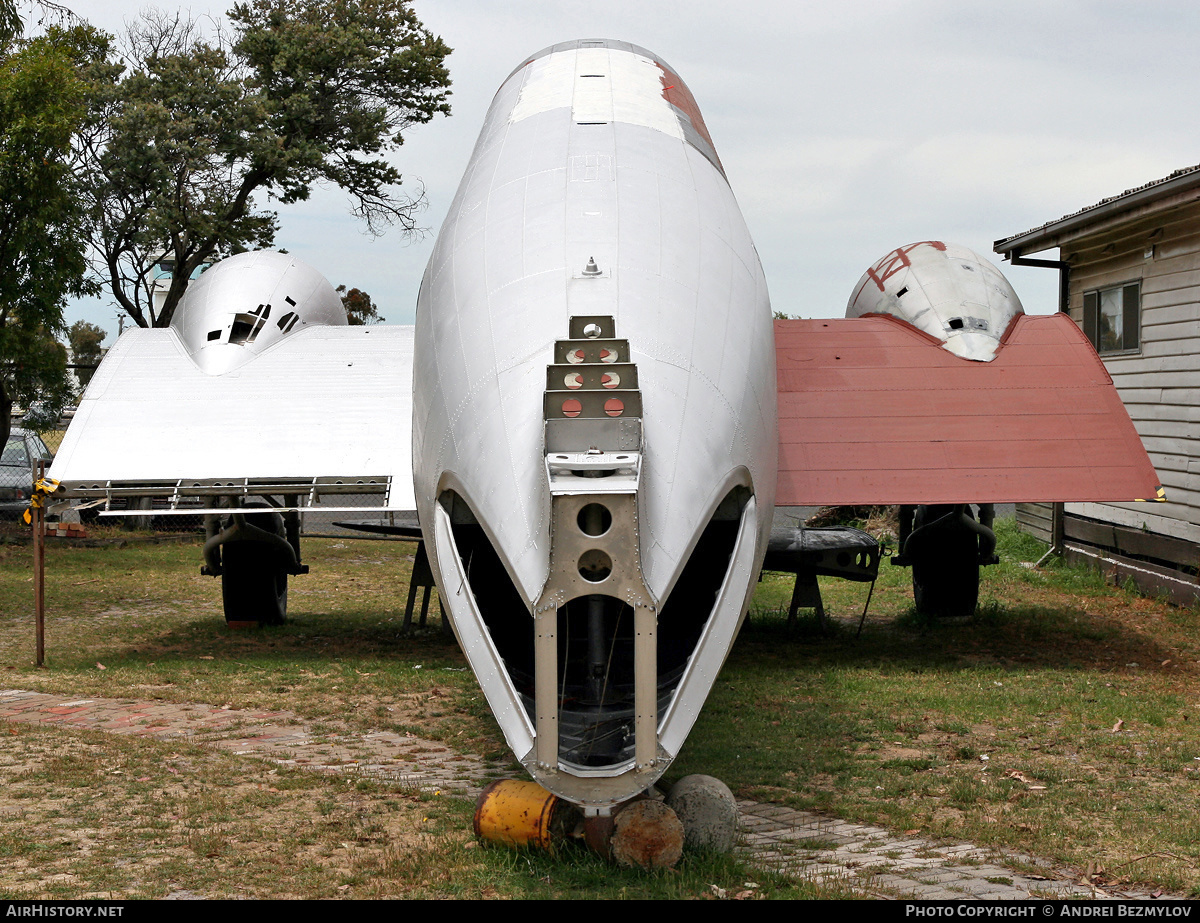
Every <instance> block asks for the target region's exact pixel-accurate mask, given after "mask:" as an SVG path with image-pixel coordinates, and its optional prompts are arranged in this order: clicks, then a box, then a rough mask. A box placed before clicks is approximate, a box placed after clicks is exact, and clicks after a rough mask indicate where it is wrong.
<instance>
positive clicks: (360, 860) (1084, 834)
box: [0, 524, 1200, 897]
mask: <svg viewBox="0 0 1200 923" xmlns="http://www.w3.org/2000/svg"><path fill="white" fill-rule="evenodd" d="M1000 532H1001V549H1000V551H1001V556H1002V559H1003V561H1004V563H1003V564H1001V565H1000V566H998V567H994V568H987V569H985V571H984V582H983V586H982V587H981V592H980V601H981V605H980V609H979V613H978V614H977V615H976V617H974V618H972V619H963V620H951V621H943V622H934V623H927V622H924V621H922V620H920V619H918V618H916V617H915V616H914V614H913V613H912V611H911V590H910V588H909V586H908V580H909V575H908V573H907V571H904V570H901V569H898V568H891V567H890V565H887V564H885V565H884V566H883V568H882V573H881V579H880V582H879V585H878V586H877V587H876V590H875V594H874V598H873V600H872V603H871V614H870V616H869V617H868V620H867V623H866V625H865V627H864V629H863V632H862V635H861V637H859V638H855V636H854V632H855V628H856V627H857V619H858V615H859V613H860V612H861V609H862V604H863V601H864V599H865V596H866V586H865V585H862V584H849V583H839V582H838V581H832V580H831V581H823V584H822V586H823V592H824V594H825V599H826V603H827V609H828V610H829V611H830V612H831V614H832V615H833V617H834V624H833V626H832V629H831V631H829V632H828V633H821V632H819V631H818V630H817V626H815V625H814V624H813V623H812V621H811V620H806V619H801V621H800V623H799V624H798V625H797V626H796V627H795V628H793V629H789V628H788V627H787V625H786V619H785V616H784V610H785V609H786V603H787V600H788V598H789V597H790V591H791V588H790V583H789V581H788V580H787V579H786V578H783V577H776V576H773V575H767V576H765V577H764V579H763V581H762V583H761V585H760V587H759V591H758V593H757V595H756V598H755V606H754V609H753V611H752V614H751V617H750V621H749V623H748V625H747V627H746V628H745V629H744V630H743V632H742V635H741V637H740V638H739V640H738V642H737V644H736V646H735V648H734V651H733V653H732V654H731V656H730V659H729V661H728V663H727V664H726V667H725V669H724V672H723V673H722V675H721V677H720V678H719V679H718V681H717V683H716V685H715V687H714V690H713V693H712V696H711V698H710V701H709V703H708V705H707V706H706V708H705V710H704V712H703V713H702V715H701V717H700V720H699V722H698V723H697V725H696V728H695V730H694V731H693V733H692V735H691V737H690V738H689V740H688V742H687V744H686V745H685V747H684V751H683V753H682V754H681V755H680V757H679V759H678V760H677V761H676V763H675V764H674V766H672V768H671V770H670V772H669V775H668V781H670V780H673V779H675V778H678V777H679V776H682V775H684V774H686V773H689V772H706V773H710V774H712V775H716V776H718V777H720V778H722V779H723V780H725V781H726V782H727V783H728V784H729V785H730V786H731V787H732V788H733V789H734V791H735V792H737V793H738V794H741V795H747V796H750V797H754V798H757V799H760V800H770V801H778V802H782V803H786V804H790V805H794V806H797V807H804V808H811V809H819V810H823V811H829V812H832V813H834V814H837V815H838V816H842V817H845V818H847V819H851V820H858V821H864V822H871V823H877V824H880V825H883V826H886V827H889V828H891V829H893V830H896V831H898V832H912V833H914V834H917V833H919V834H921V835H924V836H931V837H945V838H948V839H961V840H967V841H971V842H974V843H977V844H981V845H995V846H1000V847H1011V848H1014V849H1019V850H1022V851H1025V852H1028V853H1032V854H1035V855H1040V856H1045V857H1048V858H1052V859H1056V860H1060V861H1062V862H1064V863H1069V864H1071V865H1074V866H1076V867H1078V868H1080V869H1083V868H1087V867H1089V865H1090V866H1091V868H1092V869H1094V870H1098V869H1104V870H1105V871H1104V875H1105V876H1107V879H1108V880H1111V881H1116V880H1124V881H1134V882H1141V883H1150V884H1157V885H1159V886H1161V887H1164V888H1167V889H1168V890H1172V891H1183V892H1185V893H1187V892H1190V893H1193V894H1195V895H1200V811H1197V808H1196V807H1195V805H1196V796H1197V794H1200V741H1198V739H1197V734H1196V728H1195V724H1196V722H1200V711H1198V710H1197V709H1198V708H1200V683H1198V679H1197V666H1198V662H1200V654H1198V650H1197V641H1196V631H1195V628H1196V625H1197V621H1198V619H1200V614H1198V613H1197V612H1195V611H1192V610H1181V609H1175V608H1172V607H1170V606H1168V605H1166V604H1165V603H1162V602H1159V601H1156V600H1150V599H1143V598H1141V597H1138V596H1136V595H1132V594H1129V593H1127V592H1125V591H1124V590H1121V589H1119V588H1111V587H1108V586H1106V585H1105V584H1104V582H1103V581H1102V580H1100V579H1099V578H1097V577H1095V576H1093V575H1091V574H1088V573H1086V572H1082V571H1076V570H1071V569H1067V568H1058V567H1048V568H1045V569H1043V570H1041V571H1034V570H1032V569H1030V568H1028V567H1023V566H1021V564H1020V562H1021V561H1026V562H1028V561H1035V560H1037V559H1038V558H1039V557H1040V556H1041V554H1042V551H1043V550H1044V548H1043V546H1041V545H1040V544H1038V543H1036V542H1033V541H1031V540H1030V539H1028V538H1027V537H1024V536H1021V535H1018V534H1016V532H1015V530H1014V529H1013V528H1012V526H1011V525H1010V524H1004V525H1002V527H1001V529H1000ZM111 537H113V538H114V539H117V538H121V537H123V536H122V535H120V534H119V533H115V532H114V533H112V536H111ZM412 549H413V546H412V545H409V544H405V543H392V542H360V541H353V540H349V539H346V540H306V543H305V556H306V560H307V561H308V562H309V563H310V564H311V565H312V573H311V574H310V575H308V576H305V577H300V578H296V579H294V580H292V581H291V588H290V613H289V614H290V622H289V624H288V625H286V626H283V627H281V628H278V629H270V630H265V631H254V632H230V631H228V630H227V629H226V628H225V625H224V621H223V618H222V615H221V609H220V587H219V584H218V582H217V581H215V580H212V579H211V578H207V577H202V576H200V573H199V564H200V554H199V545H198V544H197V543H188V544H141V543H130V544H127V545H125V546H124V547H119V546H117V545H115V544H114V545H107V546H104V547H96V548H84V547H74V546H66V545H61V544H56V545H54V546H52V547H51V548H50V549H49V552H48V566H47V577H48V579H47V600H48V602H47V652H48V653H47V666H46V668H45V669H44V670H37V669H35V668H34V666H33V637H32V624H31V623H32V619H31V617H30V614H29V613H30V611H31V607H32V602H31V600H32V582H31V568H30V550H29V547H28V546H27V545H25V546H22V545H0V688H22V689H36V690H40V691H45V692H53V693H61V694H65V695H71V696H90V695H95V696H110V697H129V698H137V699H160V700H167V701H179V702H206V703H211V704H217V705H221V704H229V705H230V706H232V707H235V708H241V707H255V708H270V709H284V710H290V711H292V712H295V713H297V714H299V715H301V716H303V717H304V718H307V719H310V720H318V721H327V722H329V723H330V724H331V725H333V724H337V725H338V726H343V727H350V728H354V729H360V730H374V729H387V730H396V731H400V732H404V731H411V732H412V733H415V734H420V735H422V736H426V737H433V738H437V739H442V740H446V741H448V742H450V743H451V744H452V745H453V746H455V747H458V748H461V749H463V750H466V751H471V752H474V753H478V754H480V755H483V756H486V757H492V758H504V759H507V756H506V750H505V747H504V743H503V739H502V737H501V736H500V734H499V731H498V729H497V728H496V725H495V723H494V722H493V721H492V719H491V716H490V713H489V712H488V710H487V707H486V705H485V703H484V701H483V697H482V695H481V693H480V692H479V690H478V686H477V685H476V683H475V680H474V678H473V676H472V675H471V673H470V672H469V670H467V669H466V668H465V661H464V660H463V658H462V656H461V655H460V653H459V652H458V650H457V648H456V647H455V646H454V644H453V642H446V641H443V640H441V638H440V636H439V635H438V633H437V631H436V628H435V629H434V630H433V631H430V632H428V633H426V634H425V635H422V636H420V637H415V638H411V637H404V636H402V635H401V633H400V631H399V626H400V622H401V618H402V615H403V606H404V602H405V598H406V594H407V577H408V571H409V568H410V566H411V553H412ZM434 612H436V606H435V607H434ZM435 618H436V617H435ZM0 732H3V734H4V736H5V746H4V747H3V748H0V786H2V787H0V792H2V794H0V896H3V897H16V896H32V895H34V894H44V895H48V896H59V897H66V896H83V895H96V896H99V895H105V896H107V895H108V894H112V895H114V896H118V897H119V896H147V897H153V896H164V895H165V894H166V893H169V892H171V891H173V890H192V891H195V892H197V893H201V894H205V895H207V896H238V895H247V896H296V897H331V896H348V897H383V896H466V897H478V896H497V897H576V896H578V897H617V896H647V897H704V896H707V895H710V894H711V893H712V892H711V889H710V885H717V886H719V887H721V888H724V889H726V890H727V891H729V892H730V893H735V892H738V891H742V890H744V888H743V884H744V882H745V881H746V880H750V879H751V878H752V879H753V880H754V882H755V883H756V885H757V887H756V888H754V889H752V890H753V891H755V892H757V893H762V894H764V895H766V896H773V897H795V896H814V895H817V894H818V893H824V894H825V895H826V896H836V894H835V893H833V892H830V891H825V892H818V891H817V890H816V889H814V888H812V887H810V886H802V885H796V884H791V883H788V882H784V881H781V880H776V879H773V878H769V877H768V876H765V875H764V874H762V873H758V872H753V873H752V872H750V871H749V870H748V869H747V868H746V867H745V866H743V865H741V864H740V863H738V862H736V861H734V860H731V859H714V858H705V857H697V856H693V857H688V858H686V859H685V861H684V863H683V864H682V865H681V866H680V869H679V870H678V871H676V872H670V873H659V874H655V875H647V874H645V873H634V872H619V871H616V870H614V869H613V868H611V867H609V866H607V865H604V864H602V863H599V862H597V861H596V860H594V859H592V858H591V857H590V856H587V855H586V854H583V853H578V852H574V851H572V852H571V853H570V854H569V855H567V856H560V857H546V856H536V855H532V854H524V853H512V852H509V851H507V850H500V849H490V848H481V847H477V846H476V845H475V844H474V841H473V839H472V837H471V836H470V823H469V817H470V811H471V807H470V805H467V804H465V803H464V802H462V801H461V800H459V799H455V798H449V797H440V796H429V795H419V794H416V793H412V792H405V791H400V790H397V789H395V788H391V789H389V788H388V787H386V786H381V785H377V784H375V783H354V784H348V783H347V782H346V780H344V779H337V778H329V777H325V776H319V775H315V774H308V773H301V772H294V771H291V770H285V769H282V768H273V767H272V766H270V765H269V764H266V763H263V762H260V761H255V760H252V759H250V758H247V757H238V756H234V755H228V754H216V753H214V752H213V751H211V750H200V749H196V748H189V747H188V746H185V745H180V744H175V743H170V744H168V743H165V742H164V743H158V742H154V741H146V740H141V739H139V740H136V741H133V740H129V739H125V738H115V737H113V736H112V735H104V734H98V733H95V734H89V733H83V732H77V731H69V730H64V729H38V728H31V727H29V726H25V725H22V726H16V725H10V726H8V727H7V728H4V727H0Z"/></svg>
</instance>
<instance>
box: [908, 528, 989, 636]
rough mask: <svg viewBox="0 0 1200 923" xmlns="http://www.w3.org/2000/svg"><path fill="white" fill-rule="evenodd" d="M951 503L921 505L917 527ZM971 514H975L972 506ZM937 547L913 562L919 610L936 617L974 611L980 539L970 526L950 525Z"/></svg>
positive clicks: (913, 575) (914, 588) (914, 584)
mask: <svg viewBox="0 0 1200 923" xmlns="http://www.w3.org/2000/svg"><path fill="white" fill-rule="evenodd" d="M947 512H949V508H948V507H937V506H918V507H917V513H916V516H915V518H914V520H913V529H914V530H916V529H919V528H920V527H921V526H923V525H925V524H926V523H927V522H933V521H934V520H936V519H938V518H940V517H941V516H944V515H946V513H947ZM967 515H968V516H970V517H971V518H972V519H974V518H975V516H974V514H973V513H972V512H971V507H970V506H968V507H967ZM938 538H939V541H938V543H937V546H936V550H935V551H933V552H932V553H929V554H926V555H922V556H921V558H920V559H916V560H914V561H913V564H912V583H913V602H914V603H915V604H916V607H917V612H919V613H921V614H922V615H929V616H933V617H935V618H955V617H962V616H968V615H974V613H975V607H976V605H977V604H978V603H979V539H978V536H976V534H975V533H974V532H971V531H969V530H967V529H963V528H961V527H959V528H953V527H951V528H949V529H947V530H946V531H945V532H944V533H943V534H942V535H940V536H938Z"/></svg>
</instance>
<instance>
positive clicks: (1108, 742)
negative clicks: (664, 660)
mask: <svg viewBox="0 0 1200 923" xmlns="http://www.w3.org/2000/svg"><path fill="white" fill-rule="evenodd" d="M999 532H1000V538H1001V549H1000V550H1001V557H1002V560H1003V562H1004V563H1002V564H1001V565H1000V566H998V567H994V568H988V569H986V570H985V571H984V572H983V573H984V579H983V585H982V587H981V591H980V599H981V601H982V604H981V605H980V607H979V610H978V612H977V613H976V615H975V616H974V617H972V618H968V619H950V620H942V621H938V620H933V621H930V620H927V619H922V618H920V617H918V616H917V615H916V614H915V613H913V612H912V610H911V596H910V595H909V590H908V580H909V579H910V578H909V575H908V574H907V572H906V571H903V570H901V569H899V568H892V567H891V566H890V565H887V564H885V565H884V566H883V568H882V571H881V576H880V581H879V585H878V586H877V587H876V590H875V595H874V599H873V601H872V604H871V608H872V612H873V616H872V617H871V618H870V619H868V621H867V624H866V627H865V628H864V630H863V633H862V636H861V637H860V638H857V639H856V638H855V637H854V629H856V627H857V620H858V616H859V614H860V613H861V608H862V604H863V600H864V599H865V596H866V589H865V587H863V586H862V585H856V584H848V583H845V582H838V581H822V590H823V593H824V595H825V599H826V603H827V609H828V610H829V611H831V612H832V613H833V614H834V616H835V620H834V624H833V625H832V626H831V628H830V630H829V631H828V632H826V633H822V632H820V631H819V629H818V627H817V626H816V625H815V623H814V622H812V621H811V620H810V621H807V622H805V621H801V622H800V623H799V624H798V625H797V626H796V627H795V628H793V629H789V628H788V627H787V625H786V617H785V615H784V611H785V610H786V602H787V599H788V594H789V593H790V583H789V581H788V580H786V579H782V578H777V577H773V576H768V577H765V578H764V581H763V584H762V587H761V589H760V591H759V594H758V595H757V596H756V599H755V604H756V607H755V609H754V610H753V611H752V617H751V622H750V628H749V629H748V630H745V631H744V632H743V634H742V636H741V637H740V638H739V640H738V644H737V646H736V647H735V649H734V651H733V653H732V655H731V656H730V659H729V661H728V662H727V664H726V667H725V670H724V672H723V673H722V675H721V677H720V678H719V679H718V681H717V683H716V685H715V687H714V689H713V693H712V696H711V697H710V700H709V702H708V705H707V706H706V708H705V710H704V712H703V713H702V714H701V717H700V719H699V721H698V722H697V725H696V729H695V730H694V731H693V733H692V735H691V737H690V738H689V740H688V742H687V744H686V745H685V747H684V751H683V753H682V754H681V756H680V758H679V759H678V760H677V761H676V763H675V765H674V766H673V767H672V769H671V775H672V776H674V775H676V774H679V775H682V774H684V773H687V772H699V771H704V772H708V773H711V774H713V775H716V776H718V777H721V778H724V779H727V780H729V779H735V780H737V782H736V784H735V786H734V787H735V789H736V790H737V791H738V792H740V793H741V794H744V795H748V796H752V797H757V798H760V799H763V800H775V801H782V802H784V803H787V804H790V805H793V806H795V807H798V808H806V809H816V810H822V811H829V812H832V813H834V814H836V815H838V816H842V817H846V818H848V819H852V820H857V821H862V822H868V823H876V824H880V825H883V826H886V827H890V828H891V829H894V830H901V831H913V832H915V833H919V834H921V835H923V836H932V837H938V838H947V839H961V840H967V841H970V842H974V843H978V844H981V845H991V846H997V847H1003V848H1011V849H1019V850H1024V851H1028V852H1030V853H1032V854H1035V855H1040V856H1044V857H1047V858H1052V859H1056V860H1059V861H1062V862H1066V863H1071V864H1074V865H1077V866H1079V867H1083V866H1085V865H1086V864H1087V862H1088V861H1097V862H1099V863H1100V864H1102V865H1104V866H1105V867H1108V868H1110V869H1111V868H1116V867H1118V866H1122V872H1121V875H1122V876H1123V877H1124V878H1126V879H1130V878H1133V879H1138V878H1142V879H1145V880H1146V881H1153V882H1157V883H1158V884H1160V885H1163V886H1167V887H1169V888H1172V889H1176V890H1181V891H1191V892H1195V893H1200V890H1198V889H1200V850H1198V845H1200V834H1197V829H1198V825H1197V812H1196V811H1195V810H1194V809H1193V808H1192V807H1191V806H1192V805H1194V804H1195V800H1196V796H1197V794H1200V761H1197V759H1196V758H1197V757H1198V756H1200V743H1198V741H1197V734H1196V730H1197V728H1196V725H1197V722H1200V711H1197V709H1198V708H1200V683H1198V682H1197V669H1196V668H1197V663H1198V660H1200V656H1198V655H1200V651H1198V648H1197V640H1196V635H1195V633H1194V632H1193V631H1191V628H1192V626H1193V625H1194V624H1195V622H1194V620H1192V619H1189V618H1184V617H1181V613H1180V610H1174V609H1171V608H1170V607H1169V606H1166V605H1164V604H1162V603H1161V602H1158V601H1154V600H1149V599H1143V598H1140V597H1138V596H1136V595H1133V594H1130V593H1128V592H1126V591H1125V590H1122V589H1115V588H1112V587H1109V586H1107V585H1106V584H1105V583H1104V581H1103V580H1102V579H1101V578H1099V577H1098V576H1097V575H1095V574H1092V573H1089V572H1087V571H1079V570H1073V569H1069V568H1065V567H1060V566H1057V565H1056V566H1053V567H1050V568H1048V569H1046V570H1044V571H1033V570H1030V569H1028V568H1025V567H1021V566H1020V562H1021V561H1022V560H1024V561H1036V560H1037V559H1038V558H1039V557H1041V554H1042V553H1044V550H1045V549H1044V546H1042V545H1040V543H1037V542H1034V541H1032V540H1031V539H1029V538H1028V537H1027V536H1024V535H1020V534H1018V533H1016V532H1015V529H1014V528H1013V527H1012V525H1011V524H1010V523H1001V524H1000V529H999ZM1118 721H1121V722H1122V729H1121V730H1120V731H1119V732H1114V731H1113V727H1114V725H1116V723H1117V722H1118ZM984 756H986V757H987V759H986V760H984V759H982V757H984ZM1022 778H1023V779H1026V780H1028V781H1022ZM1171 805H1174V806H1176V809H1175V810H1169V809H1168V806H1171ZM1150 854H1153V856H1152V857H1151V858H1149V859H1146V860H1144V861H1139V862H1135V863H1133V864H1132V865H1127V864H1126V863H1129V862H1130V861H1131V860H1132V859H1134V858H1135V857H1138V856H1144V855H1150Z"/></svg>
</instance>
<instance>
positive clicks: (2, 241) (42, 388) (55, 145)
mask: <svg viewBox="0 0 1200 923" xmlns="http://www.w3.org/2000/svg"><path fill="white" fill-rule="evenodd" d="M104 53H105V48H104V42H103V40H102V39H101V38H100V37H99V35H98V34H97V33H95V32H94V31H93V30H91V29H89V28H87V27H76V28H73V29H68V30H63V29H58V28H51V29H50V30H49V32H48V33H47V35H45V36H43V37H40V38H36V39H33V40H31V41H23V42H14V41H10V42H8V43H7V44H5V45H3V46H2V47H0V202H3V203H4V206H3V208H0V445H3V444H4V443H5V442H7V440H8V433H9V420H10V415H11V411H12V406H13V403H14V401H20V402H21V403H23V404H25V405H27V406H28V405H31V404H33V403H35V402H38V403H39V404H41V406H43V407H44V408H45V409H46V410H48V411H50V412H52V413H56V412H57V409H58V408H60V407H61V406H62V404H63V403H65V402H66V401H67V400H69V398H70V396H71V393H72V389H71V385H70V381H69V379H68V377H67V369H66V361H67V359H66V350H65V349H64V348H63V347H62V345H61V344H59V343H58V342H57V340H56V339H55V337H56V336H57V335H58V334H60V333H62V331H63V318H62V309H63V302H64V300H65V298H66V296H67V295H71V294H83V293H84V292H85V291H86V290H87V288H88V287H87V285H86V282H85V270H86V268H87V264H86V260H85V256H84V248H85V244H84V235H83V231H82V228H81V225H80V220H81V216H80V213H79V209H78V204H77V203H78V194H77V189H76V187H75V179H74V176H73V173H72V171H71V169H70V161H69V157H70V153H71V142H72V136H73V134H74V133H75V131H76V130H77V129H78V127H79V126H80V125H81V123H82V121H83V119H84V118H85V115H86V96H85V86H84V81H83V80H82V79H81V77H80V68H81V67H82V66H83V64H84V62H86V61H88V60H90V59H92V58H93V57H94V56H95V55H97V54H100V55H103V54H104Z"/></svg>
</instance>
